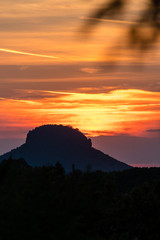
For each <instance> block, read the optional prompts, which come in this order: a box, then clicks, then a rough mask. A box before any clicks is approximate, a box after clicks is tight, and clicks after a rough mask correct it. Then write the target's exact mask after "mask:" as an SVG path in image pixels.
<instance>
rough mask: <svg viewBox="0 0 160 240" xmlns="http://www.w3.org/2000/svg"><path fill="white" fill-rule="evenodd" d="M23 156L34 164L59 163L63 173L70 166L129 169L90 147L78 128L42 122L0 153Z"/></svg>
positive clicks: (77, 167)
mask: <svg viewBox="0 0 160 240" xmlns="http://www.w3.org/2000/svg"><path fill="white" fill-rule="evenodd" d="M10 156H12V158H13V159H19V158H24V159H25V161H26V162H27V163H28V164H29V165H31V166H33V167H35V166H50V165H55V164H56V162H59V163H61V164H62V166H63V167H64V168H65V170H66V172H70V171H71V170H72V168H73V167H74V168H76V169H80V170H82V171H87V170H91V171H96V170H102V171H117V170H124V169H129V168H131V167H130V166H129V165H127V164H125V163H122V162H120V161H118V160H116V159H114V158H112V157H110V156H109V155H106V154H104V153H103V152H101V151H99V150H97V149H95V148H93V147H92V143H91V140H90V139H87V137H86V136H85V135H84V134H83V133H81V132H80V131H79V130H78V129H73V128H72V127H70V126H63V125H44V126H40V127H37V128H35V129H34V130H32V131H29V133H28V134H27V138H26V142H25V143H24V144H23V145H21V146H20V147H18V148H16V149H13V150H11V151H10V152H8V153H6V154H3V155H2V156H0V161H2V160H4V159H8V158H10Z"/></svg>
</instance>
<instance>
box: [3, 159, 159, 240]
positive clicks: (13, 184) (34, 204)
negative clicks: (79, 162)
mask: <svg viewBox="0 0 160 240" xmlns="http://www.w3.org/2000/svg"><path fill="white" fill-rule="evenodd" d="M0 194H1V195H0V239H5V240H10V239H13V238H14V239H16V240H21V239H23V240H28V239H30V240H35V239H47V240H53V239H58V240H64V239H67V240H72V239H74V240H82V239H83V240H124V239H125V240H134V239H138V240H144V239H145V240H152V239H153V240H159V239H160V233H159V222H160V168H151V169H146V168H142V169H138V168H133V169H129V170H125V171H121V172H112V173H104V172H101V171H96V172H89V171H88V172H81V171H80V170H76V169H73V170H72V172H71V173H69V174H65V171H64V168H63V167H62V165H61V164H59V163H56V165H55V166H50V167H35V168H32V167H30V166H29V165H27V163H26V162H25V161H24V160H23V159H19V160H13V159H12V158H10V159H9V160H5V161H3V162H2V163H0Z"/></svg>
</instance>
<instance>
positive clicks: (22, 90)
mask: <svg viewBox="0 0 160 240" xmlns="http://www.w3.org/2000/svg"><path fill="white" fill-rule="evenodd" d="M97 2H98V3H97ZM103 2H104V1H96V0H90V1H84V0H68V1H66V0H61V1H60V0H16V1H11V0H1V3H0V5H1V10H0V34H1V38H0V43H1V44H0V113H1V114H0V139H1V140H2V139H15V140H16V139H18V138H20V139H23V138H25V135H26V133H27V132H28V130H29V129H32V128H34V127H36V126H39V125H42V124H64V125H72V126H73V127H76V128H79V129H80V130H81V131H83V132H84V133H85V134H87V135H89V136H101V135H103V136H105V135H107V136H108V135H111V136H112V135H131V136H141V137H142V136H143V137H159V136H160V66H159V62H160V51H159V46H158V44H157V46H154V48H151V49H149V50H148V52H147V53H146V54H144V56H141V57H140V56H139V55H137V54H136V53H135V51H131V50H128V49H127V47H126V45H125V42H127V34H126V32H127V29H128V27H129V26H130V25H131V24H133V23H134V21H136V18H137V16H138V13H139V12H140V11H141V10H142V9H143V2H144V1H142V4H141V6H140V5H137V4H138V3H137V1H135V0H132V1H131V4H130V6H128V8H127V11H126V12H125V13H124V15H123V17H122V16H121V17H120V18H119V19H118V20H116V21H115V20H113V19H102V20H101V22H100V23H99V25H98V26H96V28H95V29H93V31H92V32H91V34H90V35H89V36H88V35H85V34H83V30H84V28H83V26H84V23H85V20H86V19H87V18H88V17H89V15H90V12H92V11H94V10H95V9H96V8H97V7H98V6H100V4H101V3H103ZM114 60H116V63H118V64H117V65H116V66H113V65H112V64H111V63H113V62H114ZM1 152H3V151H2V150H1Z"/></svg>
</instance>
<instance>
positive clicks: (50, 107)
mask: <svg viewBox="0 0 160 240" xmlns="http://www.w3.org/2000/svg"><path fill="white" fill-rule="evenodd" d="M23 94H24V95H25V94H26V96H27V94H28V97H27V98H26V99H25V98H21V99H5V98H1V99H0V101H1V105H0V112H3V113H4V116H1V117H0V121H1V122H3V125H2V126H1V131H2V128H7V126H8V127H9V128H11V129H12V128H13V129H14V128H17V127H18V126H19V128H23V129H25V128H26V129H28V128H32V127H36V126H40V125H44V124H64V125H71V126H73V127H74V128H79V129H80V130H81V131H82V132H85V133H86V134H87V135H90V136H100V135H116V134H129V135H135V136H146V135H147V130H148V129H155V128H158V125H159V122H160V117H159V116H160V94H159V93H156V92H155V93H152V92H149V91H144V90H137V89H126V90H112V91H111V92H108V93H105V92H103V93H98V94H96V93H85V92H84V93H80V92H65V91H30V90H26V91H25V92H24V90H23ZM33 94H37V97H36V99H32V97H31V96H32V95H33ZM3 137H4V136H3Z"/></svg>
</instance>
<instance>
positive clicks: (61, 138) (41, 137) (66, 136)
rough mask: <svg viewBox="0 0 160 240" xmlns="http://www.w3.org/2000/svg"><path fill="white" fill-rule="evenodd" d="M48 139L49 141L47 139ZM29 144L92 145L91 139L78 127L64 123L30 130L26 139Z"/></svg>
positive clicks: (86, 146)
mask: <svg viewBox="0 0 160 240" xmlns="http://www.w3.org/2000/svg"><path fill="white" fill-rule="evenodd" d="M46 139H47V141H46ZM26 144H27V145H32V144H36V145H37V146H39V145H43V146H45V145H47V146H49V145H50V146H52V147H54V148H57V147H58V148H59V147H61V149H63V148H68V147H71V148H77V147H78V148H79V147H85V148H90V147H91V140H90V139H87V138H86V136H85V135H83V134H82V133H81V132H80V131H79V130H78V129H73V128H72V127H70V126H63V125H44V126H40V127H36V128H35V129H34V130H32V131H29V133H28V134H27V139H26Z"/></svg>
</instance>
